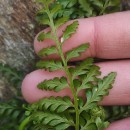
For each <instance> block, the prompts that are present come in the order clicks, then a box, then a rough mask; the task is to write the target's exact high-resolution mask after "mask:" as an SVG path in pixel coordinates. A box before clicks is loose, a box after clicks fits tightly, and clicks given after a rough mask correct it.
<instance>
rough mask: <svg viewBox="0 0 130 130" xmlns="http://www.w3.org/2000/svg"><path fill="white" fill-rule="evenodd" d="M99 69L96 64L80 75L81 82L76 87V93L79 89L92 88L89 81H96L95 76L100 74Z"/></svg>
mask: <svg viewBox="0 0 130 130" xmlns="http://www.w3.org/2000/svg"><path fill="white" fill-rule="evenodd" d="M99 70H100V68H99V67H98V66H96V65H93V66H91V68H90V70H89V71H88V72H87V74H86V75H84V76H83V77H82V84H81V86H80V87H78V88H77V94H78V93H79V92H80V90H83V89H88V88H92V86H93V84H91V82H92V81H97V76H99V75H100V74H101V72H100V71H99Z"/></svg>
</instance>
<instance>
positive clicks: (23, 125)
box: [18, 117, 30, 130]
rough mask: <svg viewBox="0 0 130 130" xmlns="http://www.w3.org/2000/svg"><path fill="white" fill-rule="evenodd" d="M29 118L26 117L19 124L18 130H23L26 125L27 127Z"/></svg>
mask: <svg viewBox="0 0 130 130" xmlns="http://www.w3.org/2000/svg"><path fill="white" fill-rule="evenodd" d="M29 118H30V117H27V118H25V119H24V120H23V121H22V123H21V124H20V126H19V128H18V130H24V129H25V127H26V125H27V124H28V123H29V121H30V119H29Z"/></svg>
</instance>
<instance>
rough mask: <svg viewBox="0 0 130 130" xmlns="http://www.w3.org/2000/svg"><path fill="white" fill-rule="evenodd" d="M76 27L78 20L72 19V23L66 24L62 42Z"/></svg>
mask: <svg viewBox="0 0 130 130" xmlns="http://www.w3.org/2000/svg"><path fill="white" fill-rule="evenodd" d="M77 28H78V21H74V22H73V23H72V24H70V25H68V26H67V27H66V29H65V31H64V33H63V36H62V39H63V42H64V41H65V40H67V39H68V38H70V37H71V36H72V34H74V33H75V32H76V30H77Z"/></svg>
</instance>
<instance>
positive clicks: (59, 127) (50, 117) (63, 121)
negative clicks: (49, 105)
mask: <svg viewBox="0 0 130 130" xmlns="http://www.w3.org/2000/svg"><path fill="white" fill-rule="evenodd" d="M68 117H69V116H68V115H64V114H61V115H60V114H59V115H57V114H54V113H50V112H41V111H38V112H35V113H33V114H32V115H31V117H30V120H33V122H34V123H35V124H43V128H44V125H45V126H46V125H49V126H50V127H53V128H55V130H63V129H67V128H68V127H70V126H73V125H74V122H73V120H72V119H71V118H69V119H68Z"/></svg>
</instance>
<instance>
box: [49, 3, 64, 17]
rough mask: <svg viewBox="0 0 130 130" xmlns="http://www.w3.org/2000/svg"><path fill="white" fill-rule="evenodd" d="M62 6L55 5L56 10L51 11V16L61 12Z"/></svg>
mask: <svg viewBox="0 0 130 130" xmlns="http://www.w3.org/2000/svg"><path fill="white" fill-rule="evenodd" d="M61 8H62V6H61V5H60V4H55V8H52V9H51V15H55V13H57V11H59V10H61Z"/></svg>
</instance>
